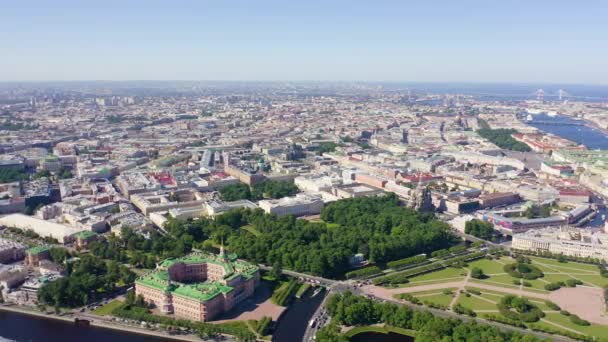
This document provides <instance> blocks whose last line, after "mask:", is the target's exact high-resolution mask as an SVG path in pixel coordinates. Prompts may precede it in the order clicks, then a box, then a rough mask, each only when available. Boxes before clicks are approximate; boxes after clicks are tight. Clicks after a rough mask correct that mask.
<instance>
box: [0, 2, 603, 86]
mask: <svg viewBox="0 0 608 342" xmlns="http://www.w3.org/2000/svg"><path fill="white" fill-rule="evenodd" d="M606 17H608V2H605V1H585V2H583V3H579V2H575V1H559V0H558V1H540V0H539V1H518V0H515V1H487V0H486V1H356V0H351V1H281V2H279V1H251V0H249V1H246V0H245V1H228V0H226V1H204V0H198V1H195V0H183V1H157V0H129V1H116V0H110V1H81V0H80V1H77V0H71V1H66V0H57V1H46V0H45V1H43V0H39V1H28V0H20V1H7V2H5V3H3V4H2V6H0V81H65V80H118V81H120V80H245V81H246V80H269V81H289V80H313V81H386V82H491V83H500V82H506V83H565V84H573V83H579V84H608V67H606V65H607V62H606V61H608V44H607V42H608V38H607V37H606V32H608V23H606V20H605V18H606Z"/></svg>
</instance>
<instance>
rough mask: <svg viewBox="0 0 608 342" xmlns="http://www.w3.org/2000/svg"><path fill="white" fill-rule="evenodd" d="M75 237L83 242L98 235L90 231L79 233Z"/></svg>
mask: <svg viewBox="0 0 608 342" xmlns="http://www.w3.org/2000/svg"><path fill="white" fill-rule="evenodd" d="M74 236H75V237H76V238H78V239H83V240H86V239H88V238H92V237H94V236H97V233H95V232H92V231H90V230H83V231H81V232H78V233H76V234H74Z"/></svg>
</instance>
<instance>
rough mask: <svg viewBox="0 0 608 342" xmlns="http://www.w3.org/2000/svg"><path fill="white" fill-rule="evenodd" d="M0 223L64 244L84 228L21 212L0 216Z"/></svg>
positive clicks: (72, 239)
mask: <svg viewBox="0 0 608 342" xmlns="http://www.w3.org/2000/svg"><path fill="white" fill-rule="evenodd" d="M0 225H2V226H4V227H13V228H17V229H21V230H23V231H25V230H31V231H33V232H34V233H36V234H38V235H40V236H41V237H51V238H54V239H56V240H57V241H59V243H64V244H65V243H70V242H72V241H74V234H76V233H78V232H80V231H83V230H84V229H83V228H80V227H71V226H66V225H64V224H60V223H55V222H51V221H45V220H41V219H38V218H35V217H31V216H27V215H23V214H11V215H7V216H5V217H3V218H0ZM104 229H105V225H104ZM99 232H101V231H99Z"/></svg>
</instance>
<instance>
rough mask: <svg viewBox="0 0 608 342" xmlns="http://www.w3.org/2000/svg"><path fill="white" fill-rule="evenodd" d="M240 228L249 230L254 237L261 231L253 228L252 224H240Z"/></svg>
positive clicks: (260, 233)
mask: <svg viewBox="0 0 608 342" xmlns="http://www.w3.org/2000/svg"><path fill="white" fill-rule="evenodd" d="M241 229H242V230H246V231H248V232H250V233H251V234H253V235H254V236H255V237H258V236H260V235H262V232H260V231H259V230H257V229H255V227H254V226H252V225H246V226H242V227H241Z"/></svg>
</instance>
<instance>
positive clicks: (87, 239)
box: [74, 230, 99, 248]
mask: <svg viewBox="0 0 608 342" xmlns="http://www.w3.org/2000/svg"><path fill="white" fill-rule="evenodd" d="M98 236H99V235H97V233H95V232H91V231H87V230H83V231H81V232H78V233H76V234H74V238H75V241H74V242H75V243H74V244H75V245H76V247H78V248H87V246H88V245H89V243H91V242H93V241H95V240H97V238H98Z"/></svg>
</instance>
